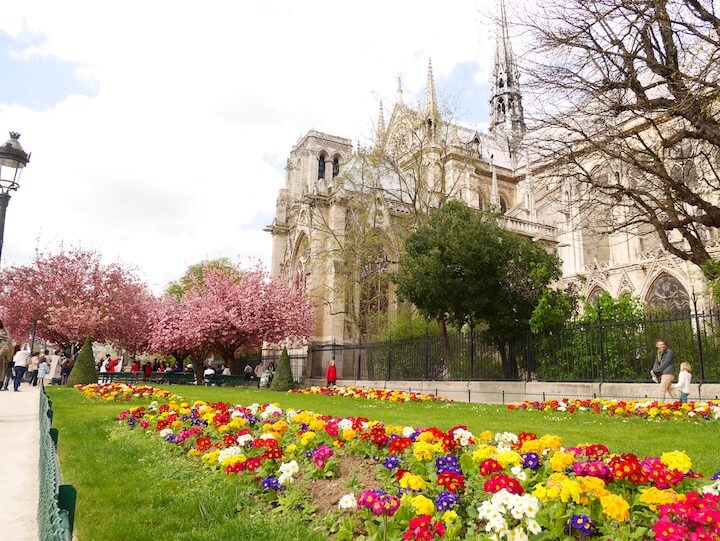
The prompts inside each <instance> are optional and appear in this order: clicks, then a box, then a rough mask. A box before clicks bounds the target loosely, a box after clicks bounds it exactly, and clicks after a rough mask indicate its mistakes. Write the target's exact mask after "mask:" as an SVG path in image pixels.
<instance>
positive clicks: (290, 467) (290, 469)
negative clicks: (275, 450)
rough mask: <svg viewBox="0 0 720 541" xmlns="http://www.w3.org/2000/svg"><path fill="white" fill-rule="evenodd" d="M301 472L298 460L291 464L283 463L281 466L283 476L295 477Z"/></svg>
mask: <svg viewBox="0 0 720 541" xmlns="http://www.w3.org/2000/svg"><path fill="white" fill-rule="evenodd" d="M299 471H300V466H298V463H297V460H291V461H290V462H283V463H282V464H280V473H281V474H283V475H284V474H289V475H293V474H295V473H297V472H299Z"/></svg>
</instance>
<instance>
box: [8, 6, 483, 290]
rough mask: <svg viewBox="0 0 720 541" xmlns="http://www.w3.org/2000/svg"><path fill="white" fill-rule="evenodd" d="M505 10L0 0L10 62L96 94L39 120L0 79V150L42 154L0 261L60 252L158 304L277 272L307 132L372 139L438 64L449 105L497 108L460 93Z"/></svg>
mask: <svg viewBox="0 0 720 541" xmlns="http://www.w3.org/2000/svg"><path fill="white" fill-rule="evenodd" d="M494 3H495V2H494V0H474V1H463V2H446V3H440V2H437V1H392V2H379V1H377V2H376V1H364V2H352V3H351V2H337V1H336V2H330V1H328V2H320V1H312V2H311V1H294V2H293V1H287V2H279V1H273V2H270V1H227V2H220V1H207V2H192V3H191V2H184V1H172V2H169V1H168V2H160V1H144V2H134V1H125V2H113V3H110V2H99V1H97V0H96V1H91V2H75V1H68V0H64V1H62V2H60V1H46V2H35V1H29V0H22V1H15V2H9V1H8V2H3V4H4V5H3V6H2V9H1V10H0V12H1V13H2V17H0V33H4V34H6V35H5V37H6V38H7V37H8V36H9V41H10V43H11V45H12V47H11V49H12V50H11V51H7V50H6V51H1V50H0V54H2V55H12V57H13V58H14V59H15V61H23V62H27V63H28V65H29V66H31V67H32V65H34V63H36V62H37V61H38V60H39V59H42V60H44V61H45V62H47V61H48V60H49V61H52V62H55V61H57V62H67V63H68V64H67V65H69V66H71V69H73V70H74V74H75V75H76V76H78V77H80V78H82V79H84V80H87V81H88V82H89V83H91V85H89V86H91V87H94V88H96V89H97V92H88V93H87V94H89V95H82V94H72V95H67V96H61V97H60V98H59V99H58V100H57V101H56V102H55V103H53V104H51V105H49V106H46V107H30V106H28V105H27V104H22V103H21V101H22V100H17V99H12V100H11V99H10V98H9V93H8V92H7V91H6V90H7V87H8V85H13V81H12V80H8V78H7V77H6V76H2V84H0V143H1V142H2V141H4V140H5V138H6V133H7V130H10V129H12V130H16V131H20V132H21V133H22V134H23V135H22V138H21V143H22V144H23V146H24V147H25V150H26V151H32V160H31V163H30V164H29V166H28V168H27V170H26V171H25V173H24V175H23V179H22V180H23V185H22V186H21V188H20V190H19V191H18V192H17V193H15V194H14V195H13V198H12V201H11V202H10V207H9V209H8V216H7V224H6V229H5V247H4V251H3V261H2V265H3V266H7V265H11V264H23V263H26V262H28V261H29V259H30V257H31V256H32V253H33V251H34V249H35V247H36V246H40V247H41V248H53V247H56V246H57V245H58V244H59V243H61V242H64V243H65V245H66V246H76V245H80V246H82V247H84V248H96V249H99V250H101V251H102V252H103V254H104V256H105V259H106V260H108V261H112V260H117V259H120V260H122V261H124V262H126V263H128V264H130V265H134V266H136V267H138V269H139V271H140V274H141V275H143V276H144V277H145V278H146V279H147V281H148V283H149V285H150V286H151V287H152V288H153V289H154V290H155V291H160V290H161V289H162V287H163V286H164V285H165V284H166V283H167V282H168V281H169V280H171V279H174V278H176V277H177V276H179V275H180V274H182V272H183V271H184V270H185V268H186V267H187V265H189V264H192V263H195V262H197V261H199V260H202V259H204V258H212V257H219V256H226V257H231V258H233V259H235V260H236V261H239V262H241V263H244V264H247V263H249V262H250V261H251V260H253V259H260V260H262V261H264V262H265V263H266V265H269V258H270V248H271V237H270V235H269V234H268V233H264V232H263V231H262V227H263V226H264V225H266V224H267V223H269V222H270V221H271V219H272V216H273V214H274V208H275V198H276V196H277V191H278V189H279V188H280V187H281V186H283V185H284V182H285V179H284V173H283V169H282V168H283V166H284V163H285V159H286V157H287V155H288V153H289V151H290V148H291V147H292V145H293V144H294V143H295V141H296V140H297V138H298V137H299V136H300V135H301V134H303V133H305V132H306V131H307V130H309V129H311V128H315V129H318V130H321V131H325V132H329V133H333V134H337V135H341V136H345V137H349V138H351V139H353V141H356V140H358V139H361V140H366V138H367V137H368V136H369V135H370V133H371V122H372V121H374V119H375V118H376V117H377V108H378V102H379V100H380V99H381V98H382V99H384V101H385V104H386V109H389V106H391V105H392V103H393V101H394V96H395V88H396V78H397V76H398V75H402V78H403V85H404V87H405V88H406V94H405V95H406V97H409V96H410V95H415V96H417V97H418V98H421V97H422V93H423V89H424V83H425V74H426V65H427V59H428V56H432V61H433V67H434V71H435V76H436V81H438V86H439V87H443V86H444V88H440V89H439V90H440V91H441V92H444V93H445V94H446V95H448V96H450V97H451V98H452V97H458V96H459V101H460V102H461V109H462V107H465V108H468V109H473V108H474V107H475V106H476V105H477V107H479V108H480V107H481V108H485V109H486V107H487V106H486V103H477V104H474V103H462V101H463V98H462V95H463V92H464V88H460V87H461V86H473V85H474V86H476V87H479V86H480V85H483V84H486V83H487V80H488V77H489V71H490V64H491V56H492V35H493V34H492V32H493V30H492V26H491V24H490V22H489V18H488V17H491V16H492V12H493V10H494ZM28 36H30V37H31V38H32V39H28ZM468 64H471V65H472V66H476V69H475V68H473V70H471V71H474V73H473V74H472V77H471V78H467V77H466V78H465V79H466V80H458V76H457V71H453V70H456V69H457V68H458V66H460V65H466V66H467V65H468ZM453 74H455V75H453ZM443 80H445V83H446V84H445V85H443ZM38 81H41V78H40V77H38ZM38 84H40V83H38ZM44 84H47V83H44ZM3 87H5V89H3ZM448 87H449V88H448ZM4 90H5V91H4ZM475 90H477V88H476V89H475ZM486 98H487V97H486ZM18 101H20V103H18ZM459 115H460V117H462V110H461V111H460V113H459ZM387 117H388V113H386V118H387Z"/></svg>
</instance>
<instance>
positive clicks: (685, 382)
mask: <svg viewBox="0 0 720 541" xmlns="http://www.w3.org/2000/svg"><path fill="white" fill-rule="evenodd" d="M691 381H692V366H690V363H688V362H684V363H680V374H679V375H678V382H677V383H676V384H674V385H673V388H675V389H677V390H678V391H679V392H680V402H682V403H683V404H687V401H688V397H689V396H690V382H691Z"/></svg>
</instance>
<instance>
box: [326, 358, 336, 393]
mask: <svg viewBox="0 0 720 541" xmlns="http://www.w3.org/2000/svg"><path fill="white" fill-rule="evenodd" d="M325 380H326V381H327V384H328V386H330V385H335V382H336V381H337V368H335V358H332V359H330V363H329V364H328V367H327V372H326V373H325Z"/></svg>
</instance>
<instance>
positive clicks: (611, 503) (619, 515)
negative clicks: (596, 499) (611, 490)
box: [600, 494, 630, 522]
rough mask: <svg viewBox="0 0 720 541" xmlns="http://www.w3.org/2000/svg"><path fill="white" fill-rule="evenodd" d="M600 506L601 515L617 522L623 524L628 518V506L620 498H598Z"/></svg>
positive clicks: (610, 496)
mask: <svg viewBox="0 0 720 541" xmlns="http://www.w3.org/2000/svg"><path fill="white" fill-rule="evenodd" d="M600 504H601V505H602V510H603V513H605V514H606V515H607V516H608V517H610V518H612V519H615V520H617V521H618V522H624V521H626V520H628V519H629V518H630V506H629V505H628V503H627V502H626V501H625V500H624V499H623V497H622V496H618V495H616V494H608V495H607V496H603V497H602V498H600Z"/></svg>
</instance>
